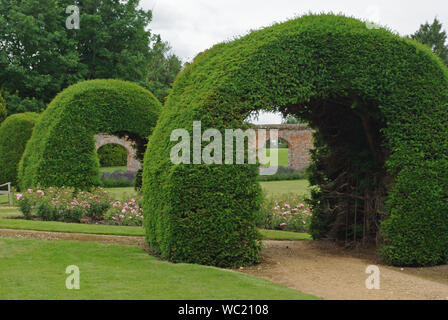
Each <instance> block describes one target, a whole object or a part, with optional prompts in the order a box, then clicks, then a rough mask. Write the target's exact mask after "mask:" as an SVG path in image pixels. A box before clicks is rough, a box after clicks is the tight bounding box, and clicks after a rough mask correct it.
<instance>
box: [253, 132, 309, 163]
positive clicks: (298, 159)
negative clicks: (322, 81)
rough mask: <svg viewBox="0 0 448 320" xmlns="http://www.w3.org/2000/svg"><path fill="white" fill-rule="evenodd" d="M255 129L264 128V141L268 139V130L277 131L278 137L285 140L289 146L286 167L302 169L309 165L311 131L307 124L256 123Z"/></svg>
mask: <svg viewBox="0 0 448 320" xmlns="http://www.w3.org/2000/svg"><path fill="white" fill-rule="evenodd" d="M256 129H263V130H266V141H268V140H269V139H270V134H269V133H270V130H277V131H278V138H279V139H283V140H284V141H286V143H287V144H288V147H289V155H288V167H291V168H293V169H294V170H303V169H305V168H307V167H308V166H309V165H310V162H311V156H310V150H311V149H313V132H312V130H311V129H310V128H309V127H308V126H306V125H304V124H268V125H257V126H256ZM256 132H258V131H256ZM257 139H258V136H257Z"/></svg>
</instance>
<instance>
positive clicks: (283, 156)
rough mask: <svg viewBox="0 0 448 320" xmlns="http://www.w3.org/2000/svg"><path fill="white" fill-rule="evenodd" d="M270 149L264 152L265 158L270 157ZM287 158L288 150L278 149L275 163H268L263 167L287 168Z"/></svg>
mask: <svg viewBox="0 0 448 320" xmlns="http://www.w3.org/2000/svg"><path fill="white" fill-rule="evenodd" d="M270 154H271V149H267V150H266V156H268V157H269V156H270ZM288 156H289V149H288V148H278V159H277V161H275V160H274V161H272V162H270V163H267V164H265V165H264V166H266V167H267V166H282V167H287V166H288Z"/></svg>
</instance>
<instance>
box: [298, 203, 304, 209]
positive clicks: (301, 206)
mask: <svg viewBox="0 0 448 320" xmlns="http://www.w3.org/2000/svg"><path fill="white" fill-rule="evenodd" d="M304 206H305V205H304V204H303V203H299V204H298V205H297V207H298V208H303V207H304Z"/></svg>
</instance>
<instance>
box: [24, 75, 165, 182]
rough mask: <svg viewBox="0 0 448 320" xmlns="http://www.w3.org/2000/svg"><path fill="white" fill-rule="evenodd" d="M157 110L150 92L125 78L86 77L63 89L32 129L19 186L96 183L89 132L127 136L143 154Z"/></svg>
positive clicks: (140, 153) (139, 152)
mask: <svg viewBox="0 0 448 320" xmlns="http://www.w3.org/2000/svg"><path fill="white" fill-rule="evenodd" d="M160 109H161V105H160V103H159V101H158V100H157V99H156V98H155V97H154V95H153V94H152V93H150V92H149V91H148V90H146V89H144V88H142V87H140V86H138V85H137V84H135V83H131V82H125V81H120V80H91V81H84V82H80V83H78V84H76V85H73V86H71V87H69V88H67V89H65V90H64V91H63V92H61V93H60V94H58V95H57V96H56V97H55V98H54V100H53V101H52V102H51V103H50V104H49V105H48V108H47V109H46V110H45V112H44V113H43V114H42V117H41V120H40V121H39V123H38V125H36V127H35V129H34V132H33V135H32V137H31V140H30V142H29V143H28V145H27V147H26V150H25V153H24V155H23V158H22V160H21V162H20V166H19V186H20V188H21V189H24V188H28V187H32V186H36V185H37V184H40V185H41V186H43V187H48V186H70V187H76V188H80V189H86V188H89V187H91V186H96V185H100V176H99V161H98V157H97V154H96V150H95V141H94V135H95V134H97V133H105V134H112V135H117V136H125V135H127V136H129V137H130V138H132V140H133V141H134V142H135V143H136V148H137V154H138V155H140V156H141V157H143V153H144V150H145V145H146V143H147V137H148V136H149V135H150V134H151V132H152V129H153V127H154V126H155V124H156V121H157V118H158V116H159V113H160Z"/></svg>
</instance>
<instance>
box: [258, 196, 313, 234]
mask: <svg viewBox="0 0 448 320" xmlns="http://www.w3.org/2000/svg"><path fill="white" fill-rule="evenodd" d="M311 216H312V213H311V208H310V207H309V206H308V205H307V204H306V203H305V201H304V199H303V197H301V196H297V195H294V194H286V195H281V196H275V197H269V198H265V200H264V202H263V205H262V208H261V210H260V212H259V215H258V217H257V226H258V227H260V228H264V229H272V230H285V231H294V232H308V230H309V224H310V221H311Z"/></svg>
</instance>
